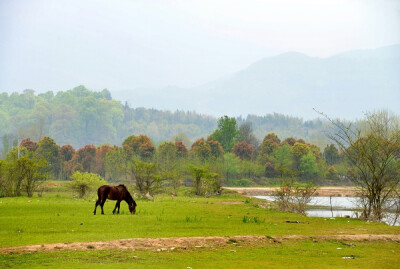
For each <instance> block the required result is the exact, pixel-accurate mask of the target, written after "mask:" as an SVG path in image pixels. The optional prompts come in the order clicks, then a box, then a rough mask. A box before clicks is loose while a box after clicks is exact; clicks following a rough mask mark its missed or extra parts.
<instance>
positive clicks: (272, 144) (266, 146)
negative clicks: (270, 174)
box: [261, 133, 281, 155]
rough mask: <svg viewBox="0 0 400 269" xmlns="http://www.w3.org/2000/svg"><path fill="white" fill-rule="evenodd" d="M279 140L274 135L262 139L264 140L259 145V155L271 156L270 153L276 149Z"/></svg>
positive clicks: (270, 134)
mask: <svg viewBox="0 0 400 269" xmlns="http://www.w3.org/2000/svg"><path fill="white" fill-rule="evenodd" d="M280 143H281V140H280V139H279V138H278V136H277V135H276V134H274V133H269V134H267V135H266V136H265V137H264V140H263V142H262V144H261V154H262V155H271V153H272V152H273V151H274V149H276V148H277V147H278V146H279V144H280Z"/></svg>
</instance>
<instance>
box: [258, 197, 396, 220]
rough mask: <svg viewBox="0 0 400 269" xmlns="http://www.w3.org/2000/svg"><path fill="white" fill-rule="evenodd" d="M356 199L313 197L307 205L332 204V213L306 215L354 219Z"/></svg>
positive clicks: (317, 211) (309, 212) (310, 211)
mask: <svg viewBox="0 0 400 269" xmlns="http://www.w3.org/2000/svg"><path fill="white" fill-rule="evenodd" d="M253 197H255V198H259V199H264V200H269V201H275V198H276V197H275V196H271V195H258V196H253ZM358 199H359V198H358V197H332V200H331V201H330V197H329V196H314V197H312V198H311V201H310V203H308V205H312V206H326V207H330V206H331V202H332V211H331V209H330V208H313V209H307V210H306V214H307V216H309V217H323V218H332V217H333V218H334V217H344V216H350V218H356V215H357V212H358V210H357V208H358V207H357V202H358ZM393 216H394V214H389V219H388V218H385V219H383V221H384V222H386V223H388V224H392V222H393V221H390V218H391V217H393ZM399 225H400V220H397V222H396V226H399Z"/></svg>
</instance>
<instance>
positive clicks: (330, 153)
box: [324, 144, 339, 165]
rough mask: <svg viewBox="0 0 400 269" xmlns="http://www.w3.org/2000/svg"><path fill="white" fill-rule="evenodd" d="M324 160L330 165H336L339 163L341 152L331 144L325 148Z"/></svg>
mask: <svg viewBox="0 0 400 269" xmlns="http://www.w3.org/2000/svg"><path fill="white" fill-rule="evenodd" d="M324 158H325V161H326V163H327V164H328V165H334V164H337V163H338V162H339V150H338V149H337V148H336V147H335V145H334V144H330V145H327V146H326V147H325V149H324Z"/></svg>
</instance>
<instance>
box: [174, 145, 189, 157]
mask: <svg viewBox="0 0 400 269" xmlns="http://www.w3.org/2000/svg"><path fill="white" fill-rule="evenodd" d="M175 147H176V153H177V156H178V157H179V158H186V157H187V155H188V149H187V148H186V146H185V144H184V143H183V142H182V141H176V142H175Z"/></svg>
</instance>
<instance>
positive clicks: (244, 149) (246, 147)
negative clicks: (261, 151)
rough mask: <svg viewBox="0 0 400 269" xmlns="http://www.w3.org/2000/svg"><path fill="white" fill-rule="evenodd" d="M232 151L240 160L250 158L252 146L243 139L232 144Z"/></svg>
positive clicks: (252, 150) (252, 151)
mask: <svg viewBox="0 0 400 269" xmlns="http://www.w3.org/2000/svg"><path fill="white" fill-rule="evenodd" d="M232 152H233V153H234V154H235V155H236V156H238V157H239V158H240V159H242V160H250V159H251V158H252V157H253V153H254V148H253V146H252V145H250V144H248V143H247V142H246V141H244V140H243V141H242V142H238V143H236V144H235V145H234V146H233V148H232Z"/></svg>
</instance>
